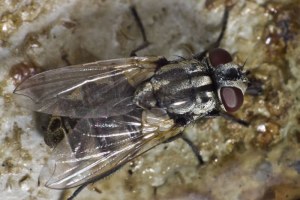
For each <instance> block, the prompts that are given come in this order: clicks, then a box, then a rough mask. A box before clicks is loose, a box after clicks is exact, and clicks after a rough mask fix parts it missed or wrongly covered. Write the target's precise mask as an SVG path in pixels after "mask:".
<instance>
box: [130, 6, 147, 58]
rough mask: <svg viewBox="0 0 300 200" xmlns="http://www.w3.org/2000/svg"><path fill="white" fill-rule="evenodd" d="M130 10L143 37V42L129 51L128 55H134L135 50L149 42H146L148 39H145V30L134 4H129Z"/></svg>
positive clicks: (144, 46) (140, 48)
mask: <svg viewBox="0 0 300 200" xmlns="http://www.w3.org/2000/svg"><path fill="white" fill-rule="evenodd" d="M130 11H131V13H132V15H133V17H134V19H135V22H136V23H137V26H138V27H139V29H140V31H141V34H142V37H143V43H142V44H141V45H140V46H138V47H137V48H136V49H134V50H133V51H131V53H130V56H131V57H132V56H136V52H138V51H140V50H142V49H144V48H146V47H148V46H149V44H150V43H149V42H148V39H147V36H146V32H145V28H144V26H143V23H142V21H141V18H140V17H139V15H138V13H137V11H136V8H135V6H130Z"/></svg>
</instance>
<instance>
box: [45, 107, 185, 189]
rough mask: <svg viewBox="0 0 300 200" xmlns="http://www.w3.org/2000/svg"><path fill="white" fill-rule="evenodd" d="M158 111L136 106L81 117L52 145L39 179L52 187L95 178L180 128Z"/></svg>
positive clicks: (111, 170)
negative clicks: (122, 112) (109, 114)
mask: <svg viewBox="0 0 300 200" xmlns="http://www.w3.org/2000/svg"><path fill="white" fill-rule="evenodd" d="M157 111H159V112H157ZM157 111H155V112H152V113H150V114H149V113H148V114H145V111H142V110H135V111H133V112H131V113H129V114H126V115H122V116H113V117H109V118H107V119H103V118H100V119H86V118H83V119H81V120H80V121H79V122H78V124H77V125H76V126H75V128H74V129H73V131H72V132H71V133H69V134H68V135H66V137H65V138H64V139H63V141H62V142H61V143H60V144H58V146H57V147H56V148H55V149H54V151H53V154H52V156H51V157H50V159H49V161H48V164H47V165H46V166H45V167H44V169H43V170H42V173H41V181H42V182H45V184H46V186H47V187H50V188H55V189H63V188H70V187H75V186H78V185H81V184H83V183H89V182H94V181H96V180H99V179H101V178H103V177H105V176H108V175H110V174H111V173H113V172H114V171H116V170H117V169H119V168H120V167H122V166H123V165H124V164H126V163H127V162H128V161H130V160H131V159H133V158H134V157H136V156H138V155H140V154H141V153H143V152H145V151H147V150H149V149H151V148H152V147H154V146H156V145H157V144H160V143H161V142H162V141H165V140H166V139H168V138H169V137H171V136H173V135H175V134H178V133H179V132H180V131H182V129H181V128H180V127H176V126H174V123H173V120H170V119H169V118H168V117H166V116H167V115H166V113H164V112H161V110H157ZM142 115H143V119H142V120H141V117H142ZM145 115H147V116H145ZM145 120H146V121H145ZM147 120H148V122H147ZM49 176H50V179H49Z"/></svg>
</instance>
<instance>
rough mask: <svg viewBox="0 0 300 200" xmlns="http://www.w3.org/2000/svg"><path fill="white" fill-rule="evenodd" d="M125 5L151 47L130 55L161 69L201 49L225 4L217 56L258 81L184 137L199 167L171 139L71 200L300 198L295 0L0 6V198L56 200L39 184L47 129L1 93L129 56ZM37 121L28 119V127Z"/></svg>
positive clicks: (133, 41) (135, 34)
mask: <svg viewBox="0 0 300 200" xmlns="http://www.w3.org/2000/svg"><path fill="white" fill-rule="evenodd" d="M130 4H134V5H136V8H137V11H138V12H139V14H140V17H141V20H142V22H143V24H144V26H145V29H146V33H147V36H148V39H149V41H150V42H151V45H150V46H149V47H148V48H146V49H144V50H142V51H140V52H138V55H143V56H144V55H145V56H147V55H162V56H166V57H167V58H169V59H174V58H176V57H177V56H185V57H188V56H189V55H191V54H193V53H196V52H200V51H202V50H204V49H205V48H206V47H207V46H209V44H211V43H212V42H213V41H215V39H216V38H217V37H218V34H219V32H220V28H221V24H220V22H221V20H222V15H223V11H224V5H225V4H226V5H228V6H229V5H231V6H232V9H231V11H230V18H229V21H228V25H227V30H226V33H225V36H224V38H223V40H222V43H221V46H222V47H223V48H226V49H227V50H228V51H229V52H231V53H232V54H233V55H234V60H235V61H236V62H237V63H241V64H243V63H244V62H245V61H246V65H245V69H247V70H249V72H250V76H251V77H252V78H253V79H257V80H259V81H261V83H262V84H263V89H264V91H263V93H262V95H260V96H246V97H245V103H244V105H243V107H242V109H241V110H240V111H239V112H238V113H236V114H235V115H236V116H237V117H239V118H241V119H245V120H248V121H249V122H251V126H250V127H249V128H246V127H242V126H240V125H238V124H234V123H232V122H229V121H226V120H224V119H222V118H216V119H209V120H203V121H200V122H199V123H197V124H194V125H191V126H190V127H188V128H187V130H186V134H187V136H188V137H189V138H190V139H192V140H193V141H194V142H195V144H196V145H197V146H198V147H199V149H200V150H201V154H202V155H203V158H204V160H205V161H206V164H205V165H204V166H201V167H199V166H197V162H196V159H195V158H194V155H193V154H192V152H191V151H190V149H189V147H188V146H187V145H186V144H185V143H184V142H182V141H181V140H177V141H174V142H172V143H168V144H162V145H159V146H157V147H156V148H154V149H153V150H151V151H149V152H147V153H146V154H144V155H143V156H141V157H139V158H137V159H135V160H134V161H133V162H131V163H128V164H127V165H126V166H125V167H124V168H122V169H121V170H119V171H118V172H117V173H115V174H114V175H112V176H110V177H109V178H106V179H104V180H101V181H99V182H97V183H94V184H91V185H90V186H89V187H88V188H86V189H85V190H84V191H83V192H82V193H80V195H79V196H78V198H77V199H87V198H88V199H99V198H100V199H107V200H109V199H157V200H160V199H170V200H171V199H172V200H173V199H176V200H177V199H205V200H224V199H228V200H237V199H242V200H245V199H249V200H256V199H257V200H260V199H261V200H266V199H267V200H268V199H276V200H295V199H300V179H299V178H300V112H299V109H300V105H299V100H300V92H299V91H300V78H299V77H300V67H299V65H300V56H299V55H300V21H299V13H300V1H299V0H277V1H268V0H247V1H246V0H241V1H238V0H231V1H221V0H185V1H180V0H160V1H158V0H143V1H141V0H140V1H139V0H132V1H126V0H115V1H105V0H102V1H101V0H86V1H80V0H72V1H71V0H64V1H59V0H49V1H43V0H23V1H15V0H3V1H1V3H0V108H1V109H0V116H1V117H0V164H1V165H0V197H1V199H11V200H14V199H53V200H56V199H65V198H66V197H67V196H68V195H70V194H71V192H72V190H66V191H58V190H51V189H48V188H45V187H43V186H42V185H39V183H38V176H39V173H40V170H41V168H42V166H43V164H44V163H45V161H46V159H47V157H48V156H49V154H50V153H51V150H50V149H49V148H48V146H46V145H45V144H44V141H43V136H42V135H43V127H45V126H47V122H45V121H43V120H39V119H40V117H39V116H37V115H36V114H34V113H32V112H31V111H29V110H26V108H21V107H19V106H18V105H17V104H16V103H15V100H14V96H13V94H12V92H13V90H14V88H15V85H16V84H18V83H19V82H20V81H21V80H22V79H24V77H27V76H30V75H33V74H35V73H38V72H40V71H44V70H47V69H51V68H55V67H62V66H66V65H72V64H79V63H86V62H91V61H96V60H102V59H111V58H120V57H128V55H129V53H130V51H131V50H132V49H134V48H135V47H137V46H138V45H139V44H140V43H141V41H142V38H141V34H140V32H139V30H138V28H137V26H136V23H135V21H134V20H133V17H132V15H131V13H130V10H129V5H130ZM37 119H38V120H37Z"/></svg>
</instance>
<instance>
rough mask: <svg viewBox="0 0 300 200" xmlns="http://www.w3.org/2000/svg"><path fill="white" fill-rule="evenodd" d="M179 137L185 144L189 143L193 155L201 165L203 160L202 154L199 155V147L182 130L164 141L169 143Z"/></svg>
mask: <svg viewBox="0 0 300 200" xmlns="http://www.w3.org/2000/svg"><path fill="white" fill-rule="evenodd" d="M179 138H181V139H182V140H183V141H184V142H185V143H186V144H187V145H189V147H190V148H191V150H192V151H193V153H194V155H195V156H196V158H197V160H198V162H199V163H198V164H199V165H203V164H204V161H203V159H202V156H201V155H200V152H199V148H198V147H197V146H196V145H195V144H194V143H193V142H192V141H191V140H190V139H188V138H187V137H186V136H185V135H184V134H183V133H182V132H181V133H179V134H177V135H175V136H173V137H171V138H169V139H167V140H166V141H165V142H164V143H169V142H172V141H174V140H177V139H179Z"/></svg>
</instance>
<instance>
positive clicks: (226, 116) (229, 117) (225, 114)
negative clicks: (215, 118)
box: [220, 112, 250, 127]
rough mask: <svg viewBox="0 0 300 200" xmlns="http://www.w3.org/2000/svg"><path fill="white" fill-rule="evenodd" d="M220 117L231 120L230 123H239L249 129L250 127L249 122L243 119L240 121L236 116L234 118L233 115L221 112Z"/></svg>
mask: <svg viewBox="0 0 300 200" xmlns="http://www.w3.org/2000/svg"><path fill="white" fill-rule="evenodd" d="M220 116H221V117H223V118H225V119H227V120H229V121H232V122H234V123H238V124H240V125H242V126H245V127H248V126H249V125H250V123H249V122H247V121H245V120H242V119H239V118H236V117H235V116H233V115H231V114H229V113H223V112H221V113H220Z"/></svg>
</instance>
